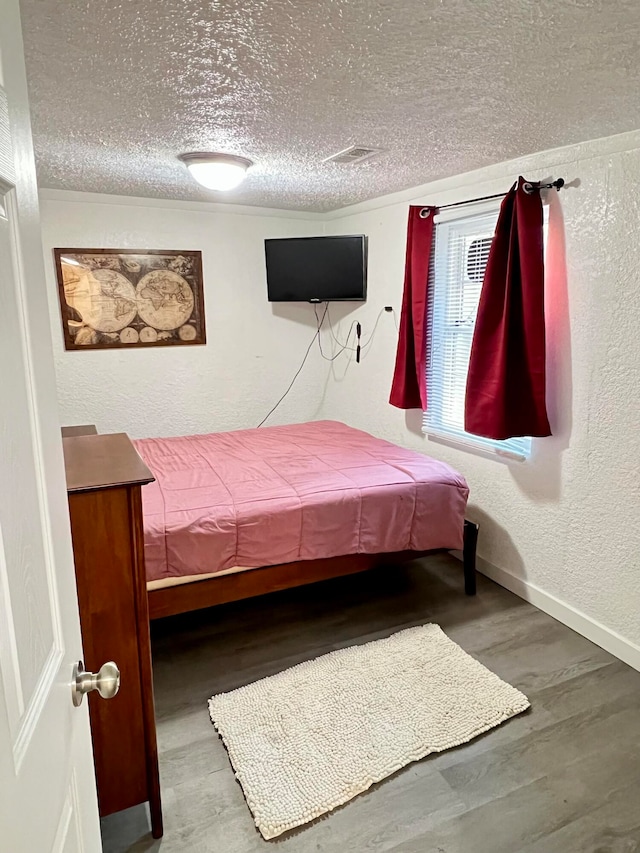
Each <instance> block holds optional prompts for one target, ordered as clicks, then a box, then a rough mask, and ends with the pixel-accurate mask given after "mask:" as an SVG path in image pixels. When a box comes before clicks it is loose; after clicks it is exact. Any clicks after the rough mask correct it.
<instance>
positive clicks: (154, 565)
mask: <svg viewBox="0 0 640 853" xmlns="http://www.w3.org/2000/svg"><path fill="white" fill-rule="evenodd" d="M134 443H135V445H136V448H137V449H138V452H139V453H140V455H141V456H142V458H143V459H144V460H145V462H146V463H147V465H148V466H149V468H150V469H151V471H152V472H153V474H154V476H155V478H156V481H155V483H150V484H149V485H148V486H144V488H143V489H142V502H143V508H144V531H145V556H146V565H147V577H148V579H149V580H152V579H159V578H166V577H172V576H176V575H193V574H199V573H207V572H216V571H221V570H223V569H226V568H230V567H231V566H266V565H274V564H276V563H288V562H292V561H294V560H312V559H317V558H321V557H334V556H338V555H340V554H355V553H364V554H376V553H382V552H389V551H403V550H405V549H412V550H419V551H421V550H429V549H432V548H460V547H461V546H462V528H463V516H464V510H465V506H466V502H467V495H468V488H467V484H466V482H465V480H464V478H463V477H462V476H461V475H460V474H458V473H457V472H456V471H454V470H453V469H452V468H450V467H449V466H448V465H445V463H444V462H438V461H436V460H435V459H431V458H430V457H428V456H424V455H422V454H421V453H414V452H412V451H410V450H404V449H403V448H401V447H397V446H396V445H394V444H390V443H389V442H387V441H381V440H380V439H378V438H374V437H373V436H371V435H368V434H367V433H365V432H361V431H360V430H356V429H352V428H351V427H348V426H346V425H345V424H342V423H337V422H335V421H316V422H312V423H306V424H294V425H292V426H277V427H266V428H263V429H250V430H239V431H237V432H223V433H213V434H211V435H193V436H185V437H180V438H164V439H160V438H149V439H143V440H139V441H136V442H134Z"/></svg>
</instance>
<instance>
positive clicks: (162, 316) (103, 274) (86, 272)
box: [54, 249, 206, 349]
mask: <svg viewBox="0 0 640 853" xmlns="http://www.w3.org/2000/svg"><path fill="white" fill-rule="evenodd" d="M54 252H55V259H56V270H57V274H58V287H59V292H60V307H61V310H62V323H63V331H64V340H65V347H66V349H103V348H106V349H108V348H111V347H132V346H133V347H135V346H161V345H164V346H166V345H171V344H203V343H205V341H206V337H205V325H204V299H203V292H202V291H203V283H202V259H201V253H200V252H194V251H185V252H162V251H146V252H145V251H137V250H135V251H134V250H122V249H121V250H115V249H114V250H111V249H109V250H107V249H101V250H100V249H55V250H54Z"/></svg>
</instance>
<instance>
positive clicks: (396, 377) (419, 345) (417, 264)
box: [389, 207, 437, 411]
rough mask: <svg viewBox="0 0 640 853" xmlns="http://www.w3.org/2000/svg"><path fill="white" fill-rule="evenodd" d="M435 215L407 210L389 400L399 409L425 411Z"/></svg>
mask: <svg viewBox="0 0 640 853" xmlns="http://www.w3.org/2000/svg"><path fill="white" fill-rule="evenodd" d="M436 212H437V208H435V207H410V208H409V223H408V226H407V255H406V260H405V268H404V294H403V296H402V315H401V317H400V334H399V337H398V349H397V352H396V367H395V371H394V374H393V383H392V385H391V396H390V397H389V402H390V403H391V405H392V406H397V407H398V408H399V409H422V410H423V411H424V410H425V409H426V408H427V388H426V375H425V374H426V358H427V351H426V343H427V342H426V322H427V294H428V287H429V281H428V280H429V261H430V260H431V246H432V244H433V228H434V225H433V217H434V215H435V214H436Z"/></svg>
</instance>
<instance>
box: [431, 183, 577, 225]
mask: <svg viewBox="0 0 640 853" xmlns="http://www.w3.org/2000/svg"><path fill="white" fill-rule="evenodd" d="M563 186H564V178H558V179H557V180H555V181H551V183H550V184H539V183H530V182H529V181H525V183H524V184H523V185H522V188H523V190H524V191H525V192H526V193H528V194H529V195H531V193H532V192H534V191H535V190H550V189H553V188H554V187H555V189H556V190H561V189H562V187H563ZM505 196H506V193H495V194H494V195H483V196H480V198H468V199H466V200H465V201H454V202H452V203H451V204H441V205H439V206H438V210H447V209H448V208H450V207H461V206H462V205H463V204H473V203H474V202H476V201H491V199H494V198H504V197H505ZM429 213H430V211H429V208H428V207H423V208H422V210H421V211H420V216H421V217H422V218H423V219H426V218H427V216H429Z"/></svg>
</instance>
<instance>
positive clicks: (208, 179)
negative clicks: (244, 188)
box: [178, 151, 253, 192]
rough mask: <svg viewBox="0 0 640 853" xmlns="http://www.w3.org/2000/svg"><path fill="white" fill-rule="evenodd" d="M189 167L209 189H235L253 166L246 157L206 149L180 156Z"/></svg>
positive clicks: (198, 180) (196, 177) (193, 174)
mask: <svg viewBox="0 0 640 853" xmlns="http://www.w3.org/2000/svg"><path fill="white" fill-rule="evenodd" d="M178 159H179V160H181V161H182V162H183V163H184V164H185V166H186V167H187V168H188V169H189V171H190V172H191V174H192V176H193V177H194V178H195V179H196V181H197V182H198V183H199V184H202V186H203V187H206V188H207V189H209V190H219V191H221V192H225V191H226V190H232V189H235V187H237V186H238V185H239V184H241V183H242V181H243V180H244V178H245V175H246V173H247V169H248V168H249V167H250V166H253V163H252V162H251V160H247V158H246V157H236V156H235V155H234V154H211V153H208V152H205V151H193V152H191V153H189V154H181V155H180V156H179V157H178Z"/></svg>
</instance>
